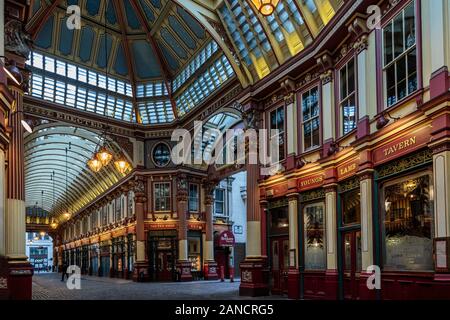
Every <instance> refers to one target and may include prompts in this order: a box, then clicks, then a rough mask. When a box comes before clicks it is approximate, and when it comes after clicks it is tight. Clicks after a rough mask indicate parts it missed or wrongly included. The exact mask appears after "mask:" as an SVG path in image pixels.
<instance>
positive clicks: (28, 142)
mask: <svg viewBox="0 0 450 320" xmlns="http://www.w3.org/2000/svg"><path fill="white" fill-rule="evenodd" d="M99 142H100V137H99V136H98V134H96V133H94V132H91V131H88V130H85V129H82V128H77V127H72V126H67V125H62V124H45V125H42V126H41V127H38V128H36V129H35V131H34V132H33V133H32V134H29V135H27V136H26V137H25V194H26V196H25V198H26V199H25V200H26V206H33V205H35V204H36V202H37V203H39V204H41V201H43V207H44V210H47V211H49V212H51V213H53V214H55V215H56V216H58V215H59V214H61V213H63V212H65V211H66V210H69V211H70V212H71V213H72V212H76V211H77V210H79V209H81V208H82V207H83V206H84V205H86V204H88V203H90V202H91V201H93V200H94V199H95V198H96V197H97V196H99V195H100V194H102V193H103V192H105V191H106V190H108V189H109V188H111V187H112V186H113V185H114V184H115V183H117V182H118V181H119V180H120V179H121V178H122V177H123V175H121V174H120V173H119V172H117V171H116V170H115V169H114V167H113V164H109V165H108V166H107V167H105V168H103V169H102V170H101V171H100V172H98V173H93V172H91V171H90V170H89V169H88V168H87V166H86V161H87V160H88V159H90V158H91V157H92V155H93V153H94V152H95V150H96V148H97V145H98V143H99ZM106 145H107V148H108V149H109V150H111V151H112V152H113V154H115V155H116V156H117V155H118V153H119V151H120V150H119V148H118V146H116V145H115V143H113V142H111V141H110V140H108V141H107V142H106ZM66 149H67V158H66ZM66 177H67V178H66ZM66 181H67V183H66ZM66 185H67V192H66Z"/></svg>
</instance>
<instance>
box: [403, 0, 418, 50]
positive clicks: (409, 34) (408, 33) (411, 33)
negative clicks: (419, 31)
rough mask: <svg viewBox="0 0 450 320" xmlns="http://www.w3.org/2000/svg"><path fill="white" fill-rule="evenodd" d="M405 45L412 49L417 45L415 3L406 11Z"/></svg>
mask: <svg viewBox="0 0 450 320" xmlns="http://www.w3.org/2000/svg"><path fill="white" fill-rule="evenodd" d="M405 44H406V48H410V47H412V46H413V45H415V44H416V26H415V19H414V2H412V3H411V4H410V5H408V7H406V9H405Z"/></svg>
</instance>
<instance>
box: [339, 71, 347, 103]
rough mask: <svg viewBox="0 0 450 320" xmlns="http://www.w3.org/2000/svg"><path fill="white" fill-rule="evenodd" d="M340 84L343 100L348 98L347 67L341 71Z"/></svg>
mask: <svg viewBox="0 0 450 320" xmlns="http://www.w3.org/2000/svg"><path fill="white" fill-rule="evenodd" d="M339 83H340V86H341V100H342V99H345V97H347V66H345V67H343V68H342V69H341V73H340V79H339Z"/></svg>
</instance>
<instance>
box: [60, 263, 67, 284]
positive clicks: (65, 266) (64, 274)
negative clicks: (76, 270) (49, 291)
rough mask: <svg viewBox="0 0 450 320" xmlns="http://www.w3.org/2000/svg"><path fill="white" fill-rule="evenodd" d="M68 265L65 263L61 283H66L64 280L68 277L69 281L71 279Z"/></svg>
mask: <svg viewBox="0 0 450 320" xmlns="http://www.w3.org/2000/svg"><path fill="white" fill-rule="evenodd" d="M67 268H68V266H67V264H66V263H64V264H63V267H62V275H61V281H64V278H65V277H66V276H67V279H69V275H68V274H67Z"/></svg>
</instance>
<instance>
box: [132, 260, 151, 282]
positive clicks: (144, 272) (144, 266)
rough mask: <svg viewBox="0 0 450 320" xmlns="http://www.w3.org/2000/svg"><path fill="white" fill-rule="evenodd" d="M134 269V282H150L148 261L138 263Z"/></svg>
mask: <svg viewBox="0 0 450 320" xmlns="http://www.w3.org/2000/svg"><path fill="white" fill-rule="evenodd" d="M133 269H134V271H133V281H134V282H148V281H149V280H150V277H149V274H148V262H147V261H136V262H135V263H134V268H133Z"/></svg>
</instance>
